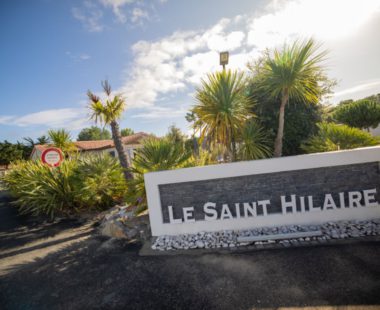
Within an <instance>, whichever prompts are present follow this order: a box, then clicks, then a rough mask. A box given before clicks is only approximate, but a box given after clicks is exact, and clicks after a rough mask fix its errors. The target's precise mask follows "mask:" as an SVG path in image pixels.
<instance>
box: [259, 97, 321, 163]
mask: <svg viewBox="0 0 380 310" xmlns="http://www.w3.org/2000/svg"><path fill="white" fill-rule="evenodd" d="M255 98H257V99H256V102H257V103H256V104H255V105H254V107H253V111H254V113H255V114H256V115H257V119H258V120H260V125H261V126H262V127H263V129H264V131H265V132H266V133H267V135H268V139H269V140H271V141H274V139H275V137H276V128H277V127H278V113H279V111H278V103H277V102H276V100H271V99H269V98H266V97H265V96H262V94H260V93H256V94H255ZM324 115H325V110H324V106H322V105H321V104H308V103H303V102H292V103H290V104H289V105H288V106H287V108H286V110H285V119H286V120H287V121H286V122H285V124H284V140H283V149H282V154H283V155H284V156H289V155H298V154H303V153H304V152H305V151H304V150H303V149H302V148H301V144H302V143H303V142H304V141H305V140H307V139H308V138H309V137H310V136H312V135H314V134H315V133H316V132H317V131H318V127H317V123H319V122H321V121H322V120H323V119H324ZM272 145H273V144H272Z"/></svg>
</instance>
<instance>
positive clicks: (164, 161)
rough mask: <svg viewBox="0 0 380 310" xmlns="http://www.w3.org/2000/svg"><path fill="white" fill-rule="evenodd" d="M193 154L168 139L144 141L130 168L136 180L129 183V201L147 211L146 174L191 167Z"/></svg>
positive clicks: (140, 209) (181, 145)
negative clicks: (190, 162)
mask: <svg viewBox="0 0 380 310" xmlns="http://www.w3.org/2000/svg"><path fill="white" fill-rule="evenodd" d="M190 156H191V153H190V152H189V151H188V150H186V148H185V147H184V146H183V144H180V143H172V141H170V140H168V139H156V138H148V139H145V140H144V141H143V145H142V147H141V148H139V149H137V150H136V154H135V157H134V160H133V163H132V167H131V168H130V169H131V171H132V173H133V175H134V178H133V180H130V181H129V182H128V190H127V201H128V202H129V203H130V204H132V205H137V206H138V209H139V211H142V210H145V209H146V206H147V204H146V193H145V185H144V173H147V172H152V171H160V170H171V169H176V168H181V167H185V166H188V165H189V159H190Z"/></svg>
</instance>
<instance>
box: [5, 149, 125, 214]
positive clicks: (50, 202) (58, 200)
mask: <svg viewBox="0 0 380 310" xmlns="http://www.w3.org/2000/svg"><path fill="white" fill-rule="evenodd" d="M4 182H5V185H6V187H7V188H8V189H9V191H10V192H11V194H12V195H13V196H14V197H15V198H16V199H17V200H16V201H15V204H16V205H17V206H18V207H19V208H20V210H21V212H23V213H32V214H46V215H49V216H51V217H54V216H55V215H56V214H71V213H74V212H78V211H80V210H83V209H86V210H87V209H91V208H96V209H105V208H108V207H111V206H113V205H114V204H115V203H118V202H120V201H121V200H122V199H123V197H124V195H125V191H126V183H125V180H124V177H123V171H122V169H121V167H120V165H118V163H117V161H116V160H114V159H112V158H111V157H110V156H109V155H107V154H103V155H93V156H88V157H84V158H79V159H65V160H64V161H63V162H62V164H61V165H60V166H59V167H57V168H51V167H48V166H47V165H44V164H42V163H41V162H40V161H18V162H15V163H14V164H12V167H11V169H10V171H9V173H7V174H6V175H5V176H4Z"/></svg>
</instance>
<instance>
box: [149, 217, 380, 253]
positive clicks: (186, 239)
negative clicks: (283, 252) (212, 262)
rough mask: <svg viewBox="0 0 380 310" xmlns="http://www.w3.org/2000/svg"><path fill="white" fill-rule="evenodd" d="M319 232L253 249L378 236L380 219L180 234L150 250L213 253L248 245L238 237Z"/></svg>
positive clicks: (160, 242) (271, 241)
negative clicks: (277, 244)
mask: <svg viewBox="0 0 380 310" xmlns="http://www.w3.org/2000/svg"><path fill="white" fill-rule="evenodd" d="M316 230H320V231H322V233H323V235H322V236H319V237H306V238H298V239H289V240H281V241H274V240H268V241H257V242H255V243H254V244H255V245H258V246H260V245H263V244H271V243H279V244H282V245H283V246H286V247H287V246H292V245H297V244H299V243H300V242H302V243H303V244H304V243H308V242H313V241H319V242H325V241H326V240H329V239H348V238H358V237H364V236H376V235H380V219H373V220H369V221H339V222H328V223H325V224H322V225H290V226H280V227H264V228H253V229H249V230H240V231H232V230H223V231H218V232H199V233H197V234H183V235H177V236H160V237H157V239H156V240H155V241H154V243H153V245H152V249H153V250H161V251H165V250H176V249H183V250H188V249H196V248H198V249H210V248H212V249H215V248H235V247H240V246H247V245H249V244H251V243H247V242H238V241H237V238H238V237H240V236H247V237H248V236H265V235H275V234H286V233H292V232H305V231H316Z"/></svg>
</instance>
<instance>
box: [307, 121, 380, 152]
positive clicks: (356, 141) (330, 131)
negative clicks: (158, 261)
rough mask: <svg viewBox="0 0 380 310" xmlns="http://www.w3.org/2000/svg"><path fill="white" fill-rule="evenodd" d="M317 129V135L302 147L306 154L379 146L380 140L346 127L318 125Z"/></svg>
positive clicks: (330, 124) (332, 124) (328, 124)
mask: <svg viewBox="0 0 380 310" xmlns="http://www.w3.org/2000/svg"><path fill="white" fill-rule="evenodd" d="M318 128H319V131H318V133H317V134H316V135H314V136H312V137H311V138H309V139H308V140H307V141H306V142H305V143H304V144H303V145H302V148H303V149H304V150H305V151H306V152H307V153H316V152H328V151H337V150H346V149H354V148H357V147H364V146H373V145H378V144H380V140H379V139H378V138H376V137H373V136H372V135H371V134H369V133H368V132H365V131H362V130H360V129H357V128H352V127H349V126H347V125H339V124H334V123H319V124H318Z"/></svg>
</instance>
